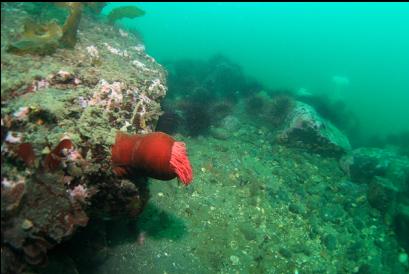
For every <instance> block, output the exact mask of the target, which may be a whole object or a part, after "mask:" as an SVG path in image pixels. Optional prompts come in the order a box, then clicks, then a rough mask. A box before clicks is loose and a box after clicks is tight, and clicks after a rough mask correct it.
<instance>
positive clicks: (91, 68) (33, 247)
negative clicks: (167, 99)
mask: <svg viewBox="0 0 409 274" xmlns="http://www.w3.org/2000/svg"><path fill="white" fill-rule="evenodd" d="M1 12H2V25H1V44H2V47H1V68H2V77H1V104H2V108H1V140H2V147H1V155H2V157H1V163H2V164H1V165H2V168H1V182H2V183H1V203H2V204H1V226H2V232H1V233H2V234H1V235H2V236H1V239H2V242H1V247H2V254H1V256H2V258H1V260H2V273H15V272H19V271H21V270H22V269H24V267H25V265H26V264H27V263H28V264H29V265H42V264H45V263H46V261H47V256H46V254H47V251H48V250H49V249H51V248H53V247H55V246H56V245H58V244H59V243H61V242H63V241H65V240H67V239H69V238H70V237H71V236H72V235H73V234H74V233H75V231H76V230H77V228H78V227H81V226H86V225H87V222H88V220H89V219H90V218H98V219H110V218H115V217H117V216H122V215H125V216H136V215H137V214H139V213H140V211H141V210H142V208H143V206H144V205H145V203H146V201H147V199H148V195H149V194H148V190H147V188H146V181H145V180H144V179H139V181H137V182H136V183H135V181H132V182H131V181H129V180H124V179H122V180H121V179H118V178H117V177H115V176H114V175H113V174H112V172H111V162H110V157H111V155H110V154H111V146H112V144H113V143H114V140H115V134H116V132H117V131H118V130H122V131H124V132H128V133H147V132H151V131H153V130H154V128H155V125H156V122H157V120H158V118H159V115H160V114H161V106H160V102H161V100H162V98H163V97H164V96H165V95H166V92H167V86H166V71H165V70H164V69H163V67H162V66H161V65H160V64H158V63H157V62H156V61H155V59H154V58H152V57H151V56H149V55H148V54H146V52H145V47H144V45H143V43H142V42H141V41H140V39H139V38H138V36H137V34H134V33H128V32H125V31H123V30H121V29H118V28H115V27H113V26H112V25H108V24H105V23H104V22H102V21H101V20H100V19H96V18H95V17H94V16H90V15H89V14H83V16H82V18H81V21H80V23H79V28H78V29H79V30H78V33H77V34H76V35H77V38H78V41H77V42H76V44H75V47H74V48H73V49H64V48H59V49H56V50H55V53H53V54H52V55H30V54H23V55H16V54H13V53H11V52H7V50H6V49H7V47H8V45H10V44H12V43H13V42H14V41H16V39H18V36H19V34H20V33H22V32H23V25H24V22H25V21H27V20H28V19H32V16H33V14H30V12H28V10H27V9H24V8H23V4H15V5H13V4H10V3H9V4H4V5H3V3H2V10H1ZM3 18H7V20H3ZM3 251H4V252H3Z"/></svg>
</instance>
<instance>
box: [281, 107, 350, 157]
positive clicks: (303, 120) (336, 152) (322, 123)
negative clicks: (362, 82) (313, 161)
mask: <svg viewBox="0 0 409 274" xmlns="http://www.w3.org/2000/svg"><path fill="white" fill-rule="evenodd" d="M277 139H278V141H279V142H280V143H282V144H287V145H289V146H293V147H297V148H304V149H307V150H310V151H312V152H316V153H319V154H322V155H326V156H334V157H340V156H342V154H344V153H345V152H347V151H349V150H350V149H351V145H350V143H349V140H348V138H347V137H346V136H345V135H344V134H343V133H342V132H341V131H340V130H339V129H338V128H336V127H335V126H334V125H333V124H332V123H331V122H329V121H328V120H326V119H324V118H322V117H321V116H320V115H318V113H317V112H316V111H315V110H314V109H313V108H312V107H311V106H309V105H307V104H305V103H301V102H296V103H295V106H294V108H293V110H292V111H291V113H290V114H289V115H288V117H287V119H286V121H285V123H284V126H283V129H282V130H281V131H280V133H279V134H278V136H277Z"/></svg>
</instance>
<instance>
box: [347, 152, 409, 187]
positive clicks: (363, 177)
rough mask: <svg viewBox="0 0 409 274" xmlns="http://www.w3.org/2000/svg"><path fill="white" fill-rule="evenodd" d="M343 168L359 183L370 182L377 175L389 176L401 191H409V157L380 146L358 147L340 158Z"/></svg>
mask: <svg viewBox="0 0 409 274" xmlns="http://www.w3.org/2000/svg"><path fill="white" fill-rule="evenodd" d="M340 166H341V168H342V169H343V170H344V171H345V172H346V173H347V175H349V176H350V178H351V180H352V181H354V182H357V183H370V182H371V181H372V179H373V178H374V177H375V176H382V177H385V178H388V179H389V180H391V181H392V182H393V184H394V185H395V186H396V187H397V188H399V189H400V191H408V190H409V185H408V180H409V159H408V158H407V157H405V156H400V155H398V154H397V153H396V152H394V151H391V150H387V149H380V148H358V149H355V150H353V151H351V152H350V153H348V154H347V155H345V156H344V157H342V158H341V160H340Z"/></svg>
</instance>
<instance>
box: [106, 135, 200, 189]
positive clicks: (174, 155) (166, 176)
mask: <svg viewBox="0 0 409 274" xmlns="http://www.w3.org/2000/svg"><path fill="white" fill-rule="evenodd" d="M112 164H113V172H114V173H115V174H116V175H118V176H123V175H125V174H126V173H127V172H128V171H132V172H136V173H139V174H141V175H145V176H148V177H152V178H155V179H159V180H171V179H173V178H175V177H178V178H179V180H180V181H181V182H182V183H183V184H185V185H188V184H189V183H190V182H191V181H192V179H193V172H192V167H191V165H190V162H189V158H188V156H187V153H186V146H185V144H184V143H182V142H176V141H175V140H174V139H173V138H172V137H171V136H169V135H167V134H165V133H163V132H153V133H149V134H145V135H142V134H136V135H128V134H125V133H122V132H118V133H117V135H116V140H115V144H114V145H113V146H112Z"/></svg>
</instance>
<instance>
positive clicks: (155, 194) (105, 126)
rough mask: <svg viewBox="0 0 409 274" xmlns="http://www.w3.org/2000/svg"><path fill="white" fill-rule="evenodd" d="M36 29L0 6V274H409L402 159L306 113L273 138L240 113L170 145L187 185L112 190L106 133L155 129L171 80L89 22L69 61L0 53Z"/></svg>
mask: <svg viewBox="0 0 409 274" xmlns="http://www.w3.org/2000/svg"><path fill="white" fill-rule="evenodd" d="M11 14H12V16H11ZM30 16H31V15H30V14H29V13H28V10H27V8H26V7H25V8H24V7H22V6H21V5H18V4H17V5H16V6H13V5H12V4H10V5H4V6H3V4H2V26H1V27H2V34H1V35H2V40H1V44H2V49H1V50H2V51H1V56H2V57H1V66H2V82H1V85H2V87H1V102H2V109H1V119H2V128H1V136H2V158H1V160H2V163H1V165H2V168H1V179H2V185H1V195H2V202H1V260H2V261H1V265H2V273H18V272H20V273H24V272H25V273H95V274H96V273H193V272H196V273H407V272H408V271H409V263H408V255H407V254H408V250H409V240H408V238H409V237H408V236H407V235H408V234H409V232H408V231H409V201H408V197H409V195H408V193H409V159H408V158H407V157H405V156H402V155H399V154H398V153H397V152H395V151H394V150H392V149H376V148H356V149H352V148H351V146H350V144H349V141H348V138H347V136H345V135H344V134H343V133H342V132H341V131H340V130H339V129H337V128H336V127H335V126H334V125H333V124H332V123H331V122H329V121H327V120H326V119H325V118H323V117H321V116H320V115H319V114H318V113H317V112H316V111H315V110H314V109H313V108H312V107H311V106H309V105H307V104H305V103H301V102H294V103H291V105H292V110H291V111H290V112H289V113H288V115H286V117H284V118H285V119H284V118H283V119H281V120H283V121H282V126H281V127H280V128H279V130H271V129H270V128H269V127H268V126H267V127H266V124H265V123H260V122H259V121H257V119H252V118H251V116H249V115H246V114H245V111H244V109H245V107H243V106H242V105H240V104H238V105H237V106H236V107H235V108H234V111H232V112H231V113H230V114H229V115H227V116H226V117H224V118H222V119H221V121H219V122H218V123H217V124H215V125H214V126H212V127H211V129H210V132H209V133H208V134H203V136H202V135H201V134H199V135H198V136H195V137H188V135H189V134H184V133H183V132H181V133H177V134H175V135H174V136H175V138H176V139H178V140H181V141H184V142H186V145H187V148H188V153H189V158H190V160H191V163H192V166H193V170H194V181H193V183H192V184H190V185H189V186H187V187H185V186H183V185H181V184H179V183H178V182H176V180H173V181H170V182H162V181H157V180H153V179H149V181H148V182H147V180H146V179H145V178H118V177H117V176H115V174H113V173H112V170H111V161H110V157H111V155H110V153H111V147H112V144H113V143H114V138H115V134H116V132H117V131H118V130H121V131H124V132H128V133H147V132H151V131H154V130H155V126H156V123H157V120H158V118H159V116H160V115H161V114H162V107H161V103H162V100H163V98H164V97H165V96H166V93H167V89H168V88H167V85H166V70H165V69H164V68H163V67H162V66H161V65H160V64H158V63H157V62H156V61H155V60H154V59H153V58H152V57H150V56H149V55H148V54H146V53H145V49H144V45H143V43H142V41H140V39H139V38H138V36H137V35H135V34H134V33H131V32H127V31H124V30H122V29H120V28H118V27H117V26H112V25H109V24H107V23H106V22H104V21H103V20H99V19H98V20H97V19H96V18H94V17H90V16H88V15H87V14H84V15H83V17H82V19H81V22H80V26H79V31H78V42H77V43H76V45H75V47H74V48H73V49H64V48H59V49H57V50H56V52H55V53H53V54H51V55H49V54H47V55H40V56H39V55H16V54H13V53H10V52H8V51H7V48H8V46H9V45H10V43H13V41H15V40H16V39H18V36H19V33H21V32H22V28H23V22H24V21H25V20H26V19H27V18H29V17H30ZM224 66H226V64H224ZM221 75H225V74H223V73H221ZM219 76H220V75H219ZM219 76H217V77H216V76H213V77H214V78H218V79H226V78H223V77H219ZM226 81H227V80H226ZM227 86H228V85H227ZM168 107H169V106H168ZM170 107H171V108H172V105H171V106H170ZM174 108H175V109H176V108H177V107H176V106H174ZM256 111H257V110H256ZM190 113H191V112H190ZM273 118H274V117H273ZM276 120H277V119H270V120H269V121H270V122H271V121H275V122H274V123H278V122H277V121H276ZM148 200H149V201H148Z"/></svg>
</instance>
